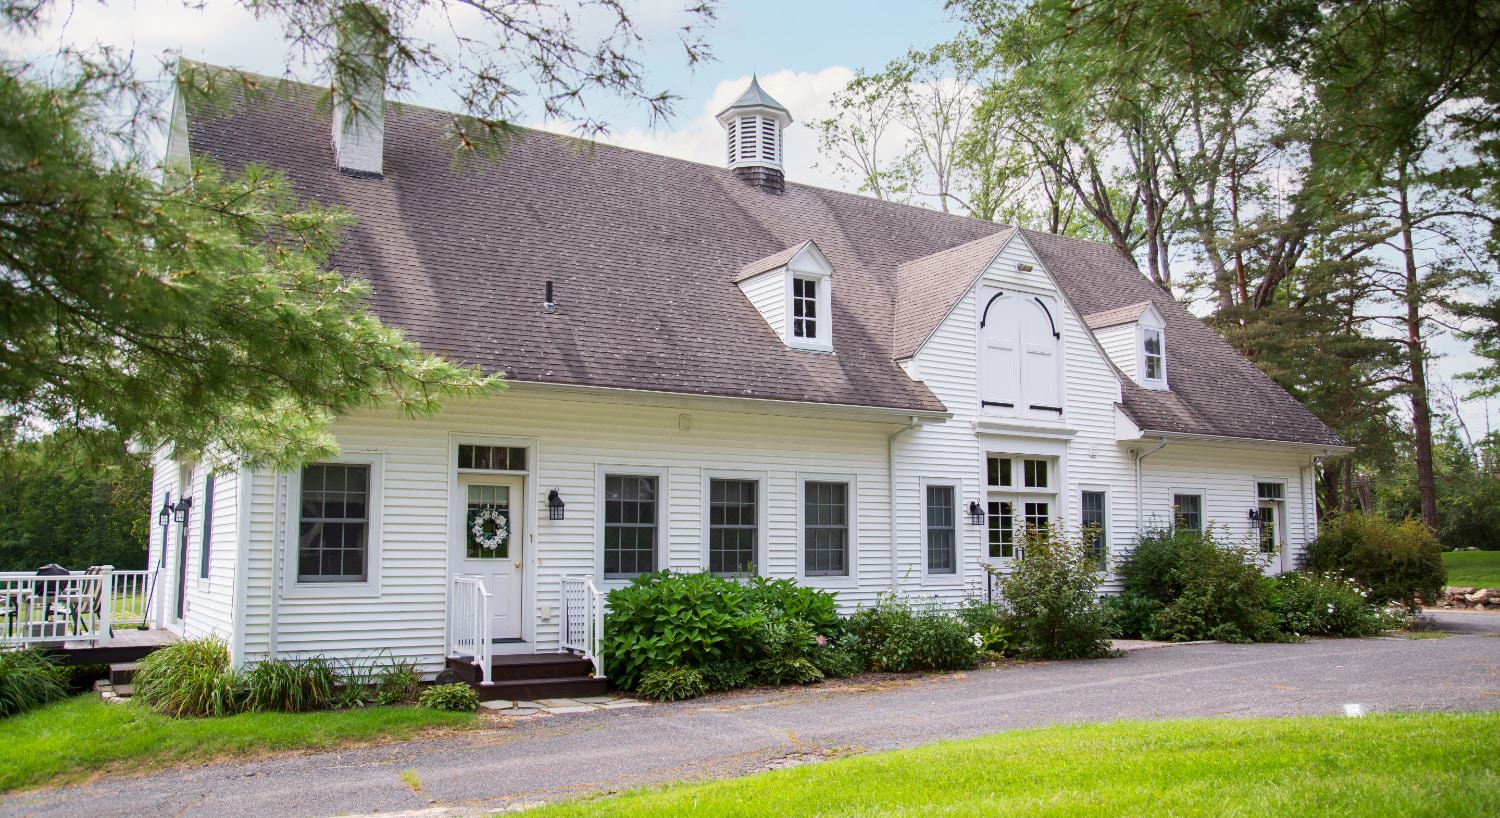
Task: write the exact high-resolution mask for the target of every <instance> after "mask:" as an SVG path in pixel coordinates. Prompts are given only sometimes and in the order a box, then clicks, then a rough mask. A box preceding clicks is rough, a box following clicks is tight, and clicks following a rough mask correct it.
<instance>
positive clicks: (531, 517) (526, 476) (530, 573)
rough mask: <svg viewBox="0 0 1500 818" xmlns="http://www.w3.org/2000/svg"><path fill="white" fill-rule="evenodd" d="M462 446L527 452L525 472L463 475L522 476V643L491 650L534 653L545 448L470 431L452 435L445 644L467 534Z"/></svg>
mask: <svg viewBox="0 0 1500 818" xmlns="http://www.w3.org/2000/svg"><path fill="white" fill-rule="evenodd" d="M459 444H465V445H469V444H472V445H476V446H514V447H517V448H523V449H525V450H526V468H525V469H523V470H515V471H494V472H479V471H474V472H469V471H466V472H464V474H465V475H474V476H486V475H493V476H496V477H505V476H512V477H520V478H522V480H521V491H520V492H519V494H518V495H517V498H516V499H515V500H514V502H515V503H518V504H520V511H519V513H520V515H521V519H522V521H523V528H522V536H523V538H524V540H525V541H524V543H523V546H524V549H525V550H524V552H523V553H524V557H523V560H524V565H523V566H522V576H521V582H520V589H521V613H520V617H521V641H520V642H502V643H499V644H495V645H493V647H492V653H493V654H495V655H502V654H523V653H535V652H536V649H537V642H536V617H537V605H536V588H537V571H538V565H539V564H540V559H539V557H538V540H537V524H538V517H537V508H538V507H539V503H540V500H539V497H540V496H542V495H539V494H538V491H539V490H540V489H539V488H538V487H539V486H540V483H539V481H538V480H537V461H538V460H539V459H540V458H541V446H540V445H538V442H537V440H536V439H535V438H528V437H508V436H504V435H484V434H468V433H462V434H461V433H457V432H455V433H452V434H450V435H449V436H448V509H447V514H446V515H445V519H446V520H447V531H446V532H445V536H444V537H443V565H444V569H445V570H444V575H443V584H444V586H445V591H444V594H443V598H444V602H445V604H444V606H443V632H444V638H445V640H446V639H447V637H448V636H449V635H450V634H448V633H447V631H448V627H449V625H450V624H451V623H450V622H449V620H448V611H449V610H450V605H449V604H448V602H449V600H448V598H449V596H450V595H451V594H452V593H453V575H454V574H455V573H456V572H457V569H456V568H455V566H454V565H453V553H454V545H453V541H454V538H455V537H458V536H462V534H463V514H462V510H463V508H464V506H465V505H466V503H467V495H466V492H465V490H464V488H463V484H462V483H461V482H460V480H459V471H458V447H459ZM512 513H513V514H514V513H516V512H515V511H512ZM490 593H491V594H492V595H493V594H494V593H495V590H494V589H490ZM445 644H446V642H445Z"/></svg>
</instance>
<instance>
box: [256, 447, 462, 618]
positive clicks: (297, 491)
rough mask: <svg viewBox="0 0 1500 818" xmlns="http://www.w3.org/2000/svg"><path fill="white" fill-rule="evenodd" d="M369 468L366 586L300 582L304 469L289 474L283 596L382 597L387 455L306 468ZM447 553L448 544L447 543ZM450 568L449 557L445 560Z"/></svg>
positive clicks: (343, 457) (350, 456) (347, 456)
mask: <svg viewBox="0 0 1500 818" xmlns="http://www.w3.org/2000/svg"><path fill="white" fill-rule="evenodd" d="M319 463H328V464H331V465H366V466H369V467H370V496H369V508H368V509H367V511H366V515H367V516H366V520H367V522H366V525H367V526H368V530H367V531H366V534H365V580H364V581H363V582H302V581H299V580H298V579H297V558H298V542H297V540H298V532H299V531H300V529H301V527H302V469H301V468H297V469H292V470H291V471H290V472H288V473H287V476H286V482H287V495H286V502H287V505H288V506H289V508H288V513H287V515H286V527H285V529H284V530H283V532H282V538H283V540H284V542H283V543H282V559H283V560H284V563H283V565H284V566H285V568H284V570H283V571H282V582H283V585H282V593H283V594H284V595H285V596H287V597H288V598H298V599H374V598H378V597H379V596H380V585H381V576H382V570H381V563H382V561H383V560H382V552H383V551H384V550H385V549H384V547H383V537H382V531H383V518H384V516H385V453H384V452H374V451H366V452H353V451H350V452H344V453H342V454H339V455H337V456H335V457H324V458H319V459H318V460H316V461H313V462H310V463H307V464H305V465H309V466H311V465H317V464H319ZM443 547H444V549H445V553H446V549H447V544H446V541H445V542H444V546H443ZM444 564H445V565H446V564H447V557H446V556H445V557H444Z"/></svg>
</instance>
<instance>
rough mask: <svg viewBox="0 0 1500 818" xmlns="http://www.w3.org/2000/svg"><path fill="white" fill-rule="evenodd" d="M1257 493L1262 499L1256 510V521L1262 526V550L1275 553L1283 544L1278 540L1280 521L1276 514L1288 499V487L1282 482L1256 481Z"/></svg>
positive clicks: (1266, 552) (1257, 496) (1262, 551)
mask: <svg viewBox="0 0 1500 818" xmlns="http://www.w3.org/2000/svg"><path fill="white" fill-rule="evenodd" d="M1255 495H1256V498H1257V499H1259V500H1260V507H1259V509H1258V510H1257V512H1256V522H1257V524H1258V525H1259V528H1260V551H1261V553H1262V554H1275V553H1276V552H1277V551H1279V550H1280V546H1281V544H1280V543H1279V542H1277V534H1278V531H1277V526H1278V525H1279V522H1278V521H1277V519H1276V514H1277V509H1279V508H1280V507H1281V504H1282V502H1283V501H1284V500H1285V499H1286V487H1285V486H1284V485H1282V484H1281V483H1256V484H1255Z"/></svg>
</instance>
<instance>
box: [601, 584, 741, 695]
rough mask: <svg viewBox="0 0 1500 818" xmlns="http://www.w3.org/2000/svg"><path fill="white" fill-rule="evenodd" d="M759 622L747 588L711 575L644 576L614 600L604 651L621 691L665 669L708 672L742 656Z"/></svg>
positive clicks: (619, 591) (613, 593)
mask: <svg viewBox="0 0 1500 818" xmlns="http://www.w3.org/2000/svg"><path fill="white" fill-rule="evenodd" d="M754 621H755V617H754V616H753V615H752V614H751V613H750V610H749V601H748V592H747V590H746V586H745V585H743V584H741V583H738V582H735V581H733V580H729V579H725V578H722V577H717V576H714V575H713V574H709V573H700V574H674V573H671V572H669V571H660V572H657V573H653V574H642V575H641V576H639V577H636V578H635V579H634V580H633V581H631V583H630V584H629V585H627V586H625V587H624V588H619V589H616V590H614V591H611V592H610V594H609V613H608V614H606V615H605V617H604V641H603V644H602V645H601V646H600V649H601V652H602V653H603V654H604V663H605V666H606V667H608V668H609V673H610V676H611V678H612V679H613V680H614V683H615V684H616V685H619V686H620V687H621V688H624V689H626V690H632V689H634V688H635V687H636V686H637V685H638V684H639V683H640V680H641V675H642V674H643V673H645V672H646V671H648V670H651V669H654V668H659V667H702V666H703V665H705V664H707V663H708V662H710V661H713V660H715V659H720V658H733V657H736V656H738V655H740V653H741V651H742V648H743V646H744V645H745V643H746V642H747V640H746V638H745V637H746V636H747V634H748V633H749V631H750V627H751V626H752V624H753V623H754Z"/></svg>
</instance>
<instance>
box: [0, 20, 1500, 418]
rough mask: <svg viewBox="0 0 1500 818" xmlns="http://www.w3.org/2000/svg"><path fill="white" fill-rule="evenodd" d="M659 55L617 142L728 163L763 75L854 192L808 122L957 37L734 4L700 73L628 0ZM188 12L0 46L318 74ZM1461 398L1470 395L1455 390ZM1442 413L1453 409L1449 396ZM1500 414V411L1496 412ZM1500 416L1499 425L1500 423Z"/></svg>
mask: <svg viewBox="0 0 1500 818" xmlns="http://www.w3.org/2000/svg"><path fill="white" fill-rule="evenodd" d="M627 2H629V5H630V8H631V9H632V16H633V17H634V18H635V20H636V22H637V23H638V24H639V27H640V29H641V31H642V33H643V34H644V35H645V36H646V37H647V40H648V43H649V47H648V49H647V50H646V52H645V54H644V60H645V67H646V72H647V76H648V87H649V88H651V89H662V88H666V89H670V90H671V91H673V92H674V93H676V94H678V95H680V96H681V98H682V99H681V101H680V102H679V103H678V106H677V116H676V117H675V118H673V119H672V120H671V121H669V122H666V123H664V124H660V125H658V126H656V127H654V128H653V127H650V126H649V123H648V119H647V117H646V116H645V113H644V111H642V110H640V109H638V108H633V107H631V106H629V105H626V104H624V103H621V102H620V101H617V100H611V99H608V98H605V97H595V98H594V99H593V100H592V103H593V105H594V108H593V110H594V111H596V112H597V113H598V114H600V115H602V116H603V117H604V118H605V119H606V120H608V121H609V122H610V123H611V125H612V126H613V127H612V133H611V135H610V136H609V137H608V140H609V141H612V142H616V143H619V144H622V145H626V146H629V147H634V148H640V149H643V150H649V151H653V152H656V153H664V154H668V155H671V156H676V157H679V158H683V159H690V160H694V161H699V162H705V163H711V164H716V163H718V162H719V161H721V159H720V157H721V156H722V140H723V135H722V132H721V130H720V127H719V125H718V123H717V122H716V121H715V120H714V116H713V115H714V114H715V113H716V112H717V111H719V110H720V109H721V108H722V107H723V106H724V105H726V104H727V103H728V102H729V101H731V100H732V99H734V97H736V96H738V94H739V93H740V92H741V91H742V90H743V89H744V87H745V85H746V83H748V81H749V78H750V75H751V73H752V72H756V73H758V74H759V75H760V78H761V83H762V85H763V86H764V87H765V88H766V90H767V91H769V92H770V93H771V94H772V95H773V96H775V97H776V98H777V99H778V100H780V101H781V102H782V103H783V104H784V105H786V106H787V108H788V109H790V110H791V112H792V114H793V116H794V117H795V118H796V119H797V121H798V124H796V125H794V126H793V128H792V129H791V130H790V131H789V132H788V135H787V146H786V147H787V151H786V154H787V155H786V166H787V168H786V169H787V175H788V177H789V178H792V179H796V180H798V181H802V182H806V183H810V184H816V185H821V186H824V187H831V188H842V189H846V188H848V187H849V185H848V183H847V182H845V181H844V180H842V179H840V178H837V177H836V176H834V175H832V174H830V173H828V172H827V171H826V170H825V169H824V168H822V167H819V164H818V156H817V147H816V140H815V139H814V136H813V133H812V132H811V130H809V129H808V128H807V127H805V126H806V123H808V122H809V121H810V120H812V119H815V118H817V117H820V116H826V115H827V114H828V99H829V96H830V95H831V94H833V93H834V92H835V91H837V90H838V89H839V88H841V87H842V86H843V85H844V83H846V82H847V81H848V80H849V78H850V77H852V76H853V72H854V71H855V70H856V69H859V68H866V69H873V68H878V67H880V66H882V65H884V64H885V63H886V62H887V61H888V60H890V59H892V58H894V57H897V56H899V55H901V54H902V53H904V52H905V51H906V50H907V49H909V48H913V47H918V48H920V47H925V46H930V45H932V44H935V43H938V42H941V41H943V40H945V39H947V38H948V37H950V36H951V35H952V34H953V33H955V32H956V31H957V30H958V25H957V24H956V23H955V22H954V21H953V20H952V18H951V15H949V14H948V13H947V12H946V11H945V10H944V9H943V6H942V3H941V0H911V1H910V2H899V3H898V2H852V1H851V0H801V2H793V1H792V0H752V1H750V2H746V1H744V0H725V2H724V5H723V6H722V7H721V8H720V9H719V17H718V20H717V22H716V23H715V24H714V25H713V27H712V28H710V29H709V30H708V31H707V32H706V36H707V39H708V41H709V43H710V45H711V47H712V50H713V53H714V56H715V60H714V61H713V62H710V63H707V64H701V65H699V66H697V67H696V68H694V69H691V70H689V69H688V67H687V66H686V62H685V60H684V59H683V58H682V55H681V50H680V47H679V46H678V45H677V44H676V41H675V38H674V37H673V36H672V33H673V29H674V27H675V26H677V25H680V24H681V22H682V19H683V18H682V15H681V9H682V8H683V6H684V4H685V0H633V2H632V1H631V0H627ZM205 3H206V5H205V6H204V8H202V9H191V8H188V7H187V6H186V5H185V2H184V0H104V2H97V0H96V2H88V1H87V0H80V2H78V3H77V5H74V6H68V5H66V4H60V5H58V6H55V7H54V8H53V11H54V18H53V19H52V20H51V21H50V24H49V25H48V26H46V27H45V28H44V30H43V31H42V32H41V33H40V35H39V36H37V37H34V38H29V39H27V40H16V39H14V38H12V39H9V40H6V39H4V38H0V53H3V54H5V55H7V56H11V57H23V58H24V57H28V56H34V55H38V54H45V53H49V52H51V51H54V50H55V49H56V48H57V47H58V46H59V45H70V46H75V47H89V46H93V45H96V44H107V45H111V46H115V47H117V48H122V49H128V50H130V51H132V52H133V53H134V54H135V57H136V59H137V61H138V63H139V64H141V65H143V66H150V65H153V64H154V62H155V60H156V58H157V57H158V56H159V55H162V54H164V53H168V52H171V53H181V54H182V55H183V56H186V57H190V58H193V59H198V60H202V61H205V62H210V63H217V64H221V65H232V66H235V67H239V68H245V69H249V70H253V71H258V72H261V73H266V74H272V75H281V74H284V73H287V72H288V71H289V72H290V73H291V74H292V75H293V76H299V77H310V76H314V72H312V71H310V70H309V69H307V68H306V67H305V66H302V65H299V64H297V63H296V62H295V57H296V55H290V56H291V57H292V58H293V62H292V63H291V64H290V65H289V64H288V57H289V55H288V52H287V48H286V46H285V44H284V41H283V40H282V37H281V34H280V31H279V30H278V28H277V27H276V26H274V25H272V24H269V23H267V22H265V21H257V20H255V19H254V17H253V16H252V15H251V14H249V13H248V12H246V11H244V10H243V9H242V8H241V7H240V6H239V4H238V3H233V2H226V0H205ZM406 101H409V102H416V103H420V104H426V105H433V106H436V107H444V108H452V107H454V105H455V103H454V100H453V97H452V95H451V94H450V93H449V92H447V91H446V90H445V89H444V88H442V87H441V86H438V85H434V86H429V87H424V88H420V89H418V90H417V91H415V92H413V93H412V94H410V95H408V96H407V97H406ZM520 119H521V120H522V122H523V123H524V124H528V125H533V126H538V127H548V128H552V129H555V130H562V131H567V130H569V129H570V123H566V122H554V123H545V122H543V121H541V119H540V117H539V116H538V115H537V109H536V107H535V106H526V109H525V110H524V111H523V115H522V116H521V117H520ZM1435 346H1436V348H1437V349H1438V351H1439V352H1441V353H1442V354H1443V355H1444V357H1442V358H1440V359H1439V360H1438V361H1437V362H1436V365H1435V367H1434V370H1435V372H1436V374H1437V375H1438V376H1439V377H1440V378H1446V379H1451V378H1452V377H1453V376H1454V375H1455V374H1456V373H1458V372H1462V371H1464V370H1466V369H1470V368H1473V366H1474V363H1475V360H1474V359H1473V357H1472V356H1470V355H1469V354H1468V350H1467V348H1466V346H1465V345H1464V344H1462V343H1460V342H1458V341H1456V340H1454V339H1451V338H1448V339H1442V340H1440V341H1439V342H1438V343H1437V344H1436V345H1435ZM1456 388H1457V390H1458V391H1459V392H1460V393H1462V392H1463V391H1464V389H1463V387H1462V386H1458V387H1456ZM1443 404H1444V406H1442V407H1441V410H1442V411H1447V406H1446V399H1444V400H1443ZM1492 408H1493V409H1494V410H1495V411H1500V402H1496V405H1495V406H1494V407H1492ZM1485 413H1486V407H1485V406H1483V405H1482V404H1479V403H1477V402H1474V403H1470V404H1468V405H1467V406H1465V407H1464V415H1465V418H1466V419H1467V421H1468V423H1469V425H1470V429H1471V431H1472V432H1473V433H1474V434H1475V435H1476V436H1478V435H1482V434H1483V433H1484V423H1485ZM1497 417H1500V416H1497Z"/></svg>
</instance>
